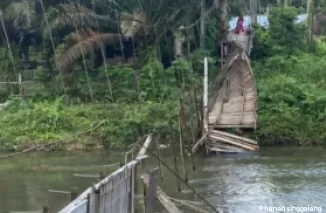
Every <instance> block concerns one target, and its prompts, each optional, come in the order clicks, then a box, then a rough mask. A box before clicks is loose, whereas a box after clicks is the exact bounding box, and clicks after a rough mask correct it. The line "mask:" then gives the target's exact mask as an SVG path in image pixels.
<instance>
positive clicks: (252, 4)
mask: <svg viewBox="0 0 326 213" xmlns="http://www.w3.org/2000/svg"><path fill="white" fill-rule="evenodd" d="M257 1H258V0H250V17H251V25H256V24H257V9H258V8H257V6H258V2H257Z"/></svg>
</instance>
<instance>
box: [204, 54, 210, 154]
mask: <svg viewBox="0 0 326 213" xmlns="http://www.w3.org/2000/svg"><path fill="white" fill-rule="evenodd" d="M203 84H204V97H203V106H204V119H203V121H204V130H203V132H204V133H203V135H208V119H209V118H208V60H207V57H205V58H204V82H203ZM205 147H206V152H207V153H208V147H207V143H205Z"/></svg>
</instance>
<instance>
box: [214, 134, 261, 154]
mask: <svg viewBox="0 0 326 213" xmlns="http://www.w3.org/2000/svg"><path fill="white" fill-rule="evenodd" d="M209 138H210V139H213V140H218V141H221V142H225V143H229V144H232V145H235V146H238V147H241V148H243V149H246V150H249V151H257V150H258V147H257V146H253V145H245V144H241V143H239V142H236V141H233V140H231V139H227V138H223V137H220V136H216V135H209Z"/></svg>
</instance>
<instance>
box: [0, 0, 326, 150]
mask: <svg viewBox="0 0 326 213" xmlns="http://www.w3.org/2000/svg"><path fill="white" fill-rule="evenodd" d="M94 2H95V3H94ZM149 2H151V1H150V0H140V1H139V0H137V1H131V2H130V3H128V4H127V5H123V4H121V5H116V4H113V3H112V4H111V3H110V5H107V6H108V7H103V4H107V3H105V2H103V1H100V0H99V1H90V2H88V1H85V2H84V3H83V5H81V4H60V1H51V2H50V1H46V0H44V1H38V2H37V3H35V4H34V3H32V1H29V0H24V1H13V3H8V4H7V3H4V4H3V5H1V4H2V3H0V7H1V8H3V13H2V14H1V16H0V18H1V22H2V24H1V25H2V27H0V29H1V30H0V39H1V40H0V41H1V45H0V69H1V71H0V78H1V79H3V80H1V81H5V80H7V79H4V77H6V76H8V77H9V78H11V79H14V80H11V81H18V80H17V74H18V73H21V74H22V77H23V81H26V80H31V79H30V78H28V79H27V77H26V76H27V73H30V72H31V71H28V70H26V69H29V68H31V66H32V65H31V62H33V61H35V62H37V66H35V67H33V69H34V70H36V71H35V72H33V73H34V74H35V77H33V78H32V80H33V81H35V82H34V83H29V84H23V86H21V87H20V86H19V85H18V86H17V84H6V85H1V87H0V100H1V102H2V103H4V102H6V101H7V100H10V103H9V104H8V105H7V106H5V107H3V108H2V109H1V111H0V146H1V147H3V148H6V149H8V150H16V149H21V148H24V147H28V146H30V145H31V144H39V143H48V142H52V141H56V140H61V139H63V138H66V137H69V136H71V135H74V134H77V133H80V132H83V131H86V130H90V129H92V131H89V132H87V133H85V134H78V136H76V137H74V138H70V141H78V142H80V141H88V142H89V141H91V143H93V142H94V143H97V142H98V143H102V144H103V145H104V146H105V147H107V148H123V147H125V146H126V145H129V144H130V143H132V142H134V141H135V140H136V139H137V138H138V137H139V136H142V135H144V134H147V133H148V132H154V133H155V134H157V135H159V136H160V137H161V138H163V139H166V140H169V139H171V138H173V137H176V138H177V136H178V134H179V111H180V99H181V102H183V103H184V108H185V113H186V114H185V115H184V116H183V119H184V120H185V121H186V122H185V123H186V125H185V126H184V129H185V130H186V131H185V132H184V134H185V135H186V136H187V137H188V138H190V137H191V134H190V132H191V131H196V129H198V128H200V126H197V118H196V115H195V113H194V112H195V108H197V109H199V108H200V101H201V88H202V85H201V80H202V68H203V63H202V59H203V56H209V62H210V68H209V69H210V75H211V77H210V79H211V80H212V81H213V80H214V79H215V76H216V74H217V72H216V71H217V70H218V68H217V67H218V63H216V62H217V60H218V59H219V55H218V54H219V49H218V47H219V45H218V39H219V38H220V36H222V34H221V35H220V31H221V29H220V28H221V26H224V25H225V24H224V25H223V23H222V22H223V21H224V20H223V17H217V16H216V14H214V13H210V14H209V15H208V16H207V19H206V29H205V32H204V33H205V40H204V42H203V44H204V47H203V49H205V50H200V46H199V45H198V44H199V43H201V40H200V34H201V33H200V31H199V30H198V29H199V27H198V26H199V24H200V23H199V22H198V18H199V16H200V9H198V7H197V6H198V2H196V1H189V0H187V1H185V0H184V1H183V0H179V1H164V3H162V5H160V11H159V13H158V12H157V10H156V9H157V8H156V6H157V5H156V6H154V5H155V4H152V3H151V4H149ZM227 2H228V1H226V0H221V1H220V5H221V6H220V8H224V7H223V4H225V3H227ZM243 2H244V1H232V3H230V5H229V6H230V8H231V12H230V13H229V14H228V16H229V17H231V16H234V15H236V14H239V13H240V12H241V13H243V12H248V11H247V10H246V11H239V8H242V7H244V5H242V4H243ZM304 2H305V1H303V3H302V4H300V5H294V6H295V7H296V8H295V7H285V8H284V7H283V6H281V7H277V5H276V3H273V4H270V3H268V2H264V1H262V2H261V4H260V6H264V5H265V6H266V7H267V6H268V5H272V6H273V8H272V10H271V11H270V17H269V20H270V28H269V29H263V28H261V27H258V26H257V27H256V29H255V37H254V49H253V51H252V55H251V58H252V66H253V68H254V72H255V74H256V80H257V84H258V87H259V111H258V118H259V123H258V126H259V129H258V130H257V131H256V132H255V135H256V136H257V137H258V138H259V140H260V142H261V145H272V144H322V143H323V141H325V137H326V134H325V132H326V127H324V125H323V122H324V120H325V119H326V108H325V104H324V103H326V92H325V89H324V87H325V83H324V81H325V80H324V76H325V74H326V71H325V67H326V61H325V60H324V59H323V57H324V55H325V53H326V43H324V42H323V41H318V42H317V41H312V40H311V37H310V36H309V35H310V34H309V30H308V28H307V26H306V24H305V23H303V24H294V20H295V17H296V15H297V12H298V11H299V10H301V11H302V10H303V9H304V8H306V7H307V5H306V4H304ZM139 4H141V5H143V6H144V5H146V6H147V7H141V9H139V8H138V7H139ZM207 4H213V1H208V3H207ZM316 4H318V7H316V8H320V7H322V5H323V4H324V3H323V2H317V3H316ZM185 5H186V7H185ZM173 8H178V9H173ZM220 8H216V10H220ZM225 8H227V7H225ZM221 10H222V9H221ZM126 11H132V12H126ZM260 11H264V10H263V8H260ZM224 12H226V11H224ZM153 14H155V15H153ZM166 14H168V15H166ZM44 17H46V21H43V22H37V21H36V20H39V19H44ZM44 20H45V19H44ZM196 21H197V22H196ZM191 23H195V25H192V24H191ZM163 26H164V27H163ZM180 26H190V27H187V28H185V29H182V28H181V30H180ZM197 27H198V28H197ZM178 42H181V43H182V45H178ZM178 46H183V48H181V49H178ZM205 47H206V48H205ZM176 50H177V51H176ZM40 53H42V54H40ZM22 54H23V55H24V57H21V55H22ZM176 54H178V55H180V54H181V55H180V56H182V57H181V58H182V59H177V60H176V56H175V55H176ZM119 57H120V58H123V59H124V61H128V63H126V64H124V65H121V64H123V63H122V62H123V61H121V60H120V61H119ZM22 60H25V61H28V62H29V63H28V64H27V65H26V63H25V62H23V63H22V62H21V61H22ZM104 60H107V61H108V62H107V63H106V64H105V63H103V61H104ZM41 61H42V63H43V64H41ZM130 61H133V63H131V62H130ZM2 76H4V77H2ZM7 81H9V80H7ZM194 91H195V92H197V94H196V96H197V97H194ZM18 94H19V95H21V96H23V97H24V98H17V97H16V96H17V95H18ZM14 95H16V96H14ZM195 98H196V99H195ZM195 100H196V101H195ZM194 103H197V105H195V104H194ZM99 124H101V125H99ZM97 125H99V126H98V127H97ZM95 127H97V128H95Z"/></svg>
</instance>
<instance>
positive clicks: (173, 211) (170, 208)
mask: <svg viewBox="0 0 326 213" xmlns="http://www.w3.org/2000/svg"><path fill="white" fill-rule="evenodd" d="M142 180H143V182H144V183H145V185H146V186H147V187H149V177H148V175H147V174H145V175H143V176H142ZM156 194H157V199H158V200H159V201H160V203H161V204H162V206H163V207H164V208H165V209H166V211H167V212H169V213H181V211H180V210H179V209H178V207H177V206H176V205H175V204H174V203H173V202H171V200H170V199H169V197H168V196H167V195H166V194H165V192H163V191H162V190H161V189H160V187H159V186H157V193H156Z"/></svg>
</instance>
